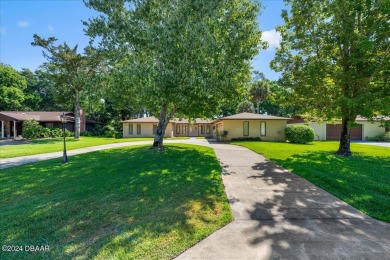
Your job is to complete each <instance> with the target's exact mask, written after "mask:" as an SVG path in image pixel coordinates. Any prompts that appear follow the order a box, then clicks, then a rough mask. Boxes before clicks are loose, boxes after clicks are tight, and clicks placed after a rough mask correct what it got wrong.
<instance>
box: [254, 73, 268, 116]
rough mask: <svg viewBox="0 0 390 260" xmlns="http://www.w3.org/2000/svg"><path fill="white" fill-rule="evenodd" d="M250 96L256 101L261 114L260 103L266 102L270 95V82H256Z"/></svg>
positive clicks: (258, 111)
mask: <svg viewBox="0 0 390 260" xmlns="http://www.w3.org/2000/svg"><path fill="white" fill-rule="evenodd" d="M249 94H250V95H251V96H252V98H253V99H254V100H255V101H256V103H257V113H258V114H260V102H261V101H264V100H266V99H267V97H268V95H269V94H270V86H269V82H268V80H260V81H255V82H254V83H253V84H252V86H251V88H250V90H249Z"/></svg>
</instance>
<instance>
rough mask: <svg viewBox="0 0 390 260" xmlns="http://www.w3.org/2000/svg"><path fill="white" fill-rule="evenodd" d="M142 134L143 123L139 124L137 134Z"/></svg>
mask: <svg viewBox="0 0 390 260" xmlns="http://www.w3.org/2000/svg"><path fill="white" fill-rule="evenodd" d="M140 134H141V124H137V135H140Z"/></svg>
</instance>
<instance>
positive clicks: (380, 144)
mask: <svg viewBox="0 0 390 260" xmlns="http://www.w3.org/2000/svg"><path fill="white" fill-rule="evenodd" d="M351 142H352V143H354V144H366V145H374V146H381V147H390V142H370V141H351Z"/></svg>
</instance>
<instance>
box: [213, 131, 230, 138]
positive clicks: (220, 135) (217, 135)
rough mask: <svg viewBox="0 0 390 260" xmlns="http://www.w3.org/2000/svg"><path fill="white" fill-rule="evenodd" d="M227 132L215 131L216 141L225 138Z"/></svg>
mask: <svg viewBox="0 0 390 260" xmlns="http://www.w3.org/2000/svg"><path fill="white" fill-rule="evenodd" d="M228 134H229V132H228V131H226V130H225V131H221V132H220V131H217V132H216V133H215V136H216V137H217V141H223V140H226V138H227V135H228Z"/></svg>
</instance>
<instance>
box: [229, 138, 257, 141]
mask: <svg viewBox="0 0 390 260" xmlns="http://www.w3.org/2000/svg"><path fill="white" fill-rule="evenodd" d="M232 141H261V138H260V137H237V138H232Z"/></svg>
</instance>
